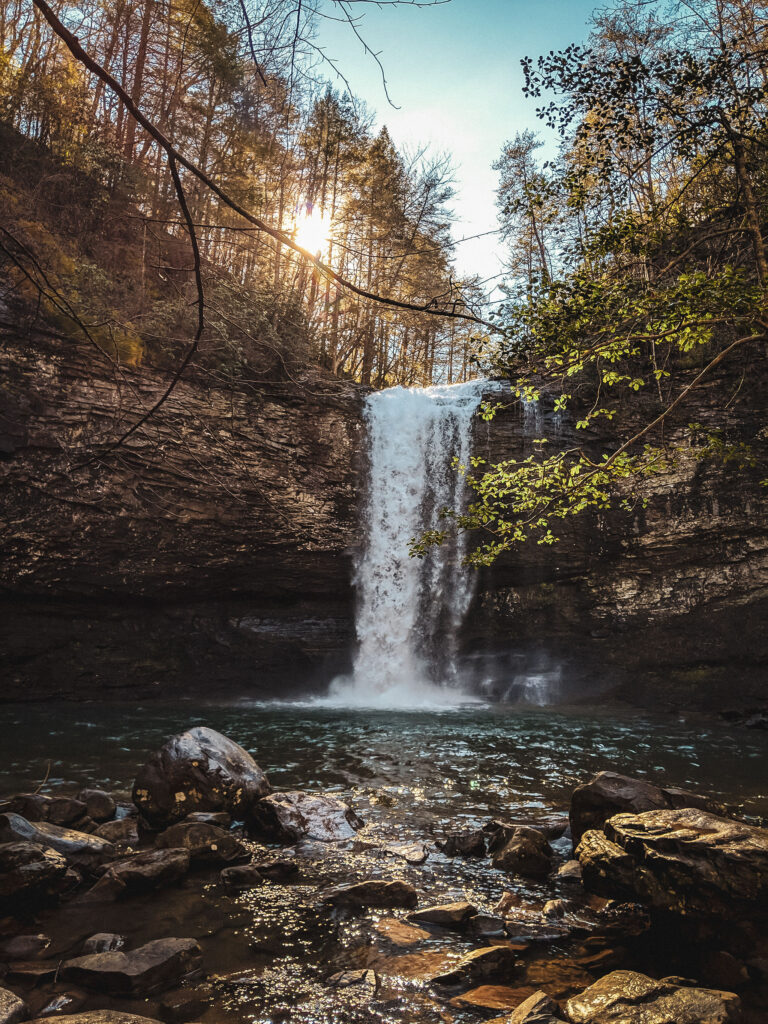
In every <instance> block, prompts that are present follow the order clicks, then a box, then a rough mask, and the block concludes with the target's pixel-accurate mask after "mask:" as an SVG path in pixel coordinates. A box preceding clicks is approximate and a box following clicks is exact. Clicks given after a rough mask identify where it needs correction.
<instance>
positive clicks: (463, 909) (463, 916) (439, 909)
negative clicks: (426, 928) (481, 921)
mask: <svg viewBox="0 0 768 1024" xmlns="http://www.w3.org/2000/svg"><path fill="white" fill-rule="evenodd" d="M476 913H477V907H476V906H475V905H474V904H473V903H467V902H459V903H441V904H439V905H438V906H435V907H424V908H422V909H421V910H415V911H413V913H411V914H409V915H408V920H409V921H416V922H417V923H419V924H439V925H442V927H443V928H464V926H465V925H466V924H467V923H468V921H469V919H470V917H472V916H473V915H474V914H476Z"/></svg>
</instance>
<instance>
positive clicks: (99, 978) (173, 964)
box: [59, 939, 202, 996]
mask: <svg viewBox="0 0 768 1024" xmlns="http://www.w3.org/2000/svg"><path fill="white" fill-rule="evenodd" d="M201 956H202V953H201V950H200V946H199V945H198V943H197V942H196V941H195V940H194V939H155V941H154V942H148V943H146V945H144V946H139V948H138V949H134V950H131V951H130V952H128V953H124V952H122V951H119V952H114V953H93V954H90V955H88V956H81V957H77V958H76V959H74V960H68V961H67V962H66V963H65V964H64V965H63V966H62V968H61V971H60V975H59V976H60V977H61V978H62V979H63V980H64V981H71V982H73V983H74V984H76V985H82V986H83V987H84V988H89V989H96V990H98V991H100V992H109V993H110V994H113V995H126V996H127V995H130V996H143V995H149V994H150V993H152V992H159V991H162V990H163V989H166V988H169V987H170V986H171V985H173V984H175V983H176V982H178V981H181V979H182V978H183V977H184V976H185V975H188V974H190V973H192V972H193V971H196V970H198V969H199V967H200V961H201Z"/></svg>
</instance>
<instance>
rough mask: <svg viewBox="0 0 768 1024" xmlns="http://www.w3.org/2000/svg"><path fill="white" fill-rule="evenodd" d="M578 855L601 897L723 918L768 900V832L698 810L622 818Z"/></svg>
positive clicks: (593, 834) (594, 835)
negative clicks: (635, 901)
mask: <svg viewBox="0 0 768 1024" xmlns="http://www.w3.org/2000/svg"><path fill="white" fill-rule="evenodd" d="M576 853H577V856H578V858H579V861H580V862H581V866H582V871H583V875H584V884H585V886H586V887H587V888H588V889H590V890H591V891H593V892H596V893H598V894H599V895H603V896H609V897H615V896H620V897H624V898H629V899H634V900H638V901H639V902H640V903H643V904H645V905H646V906H649V907H654V908H656V909H659V910H671V911H674V912H677V913H697V914H700V915H703V916H708V917H709V916H716V917H723V918H733V917H734V916H739V915H741V914H743V913H745V912H747V913H749V912H754V911H757V910H760V909H762V911H763V912H764V911H765V907H766V903H767V902H768V829H762V828H755V827H753V826H751V825H745V824H744V823H743V822H739V821H732V820H730V819H729V818H720V817H717V816H716V815H714V814H709V813H708V812H706V811H700V810H697V809H695V808H685V809H683V810H677V811H670V810H662V811H647V812H645V813H643V814H618V815H616V816H615V817H614V818H611V819H610V821H608V822H606V825H605V833H603V832H597V831H590V832H587V833H585V835H584V836H583V838H582V840H581V843H580V844H579V846H578V849H577V851H576Z"/></svg>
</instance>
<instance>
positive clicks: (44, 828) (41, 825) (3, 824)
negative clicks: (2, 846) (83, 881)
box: [0, 813, 114, 868]
mask: <svg viewBox="0 0 768 1024" xmlns="http://www.w3.org/2000/svg"><path fill="white" fill-rule="evenodd" d="M0 843H37V845H38V846H44V847H46V848H47V849H49V850H55V851H56V852H57V853H60V854H61V855H62V856H63V857H65V858H66V859H67V861H68V862H69V863H70V864H74V866H75V867H81V868H94V867H96V866H97V865H99V864H101V862H102V861H103V860H106V859H107V858H108V857H110V856H112V854H113V853H114V847H113V846H112V844H111V843H108V842H107V840H106V839H100V838H99V837H98V836H92V835H89V834H88V833H87V832H76V831H75V830H74V829H71V828H62V827H61V826H60V825H51V823H50V822H48V821H35V822H32V821H27V819H26V818H22V817H21V815H20V814H12V813H8V814H0Z"/></svg>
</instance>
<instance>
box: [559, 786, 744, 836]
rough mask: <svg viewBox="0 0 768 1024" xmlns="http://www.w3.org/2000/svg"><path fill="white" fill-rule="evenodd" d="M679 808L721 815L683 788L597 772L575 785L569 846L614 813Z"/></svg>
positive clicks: (719, 808)
mask: <svg viewBox="0 0 768 1024" xmlns="http://www.w3.org/2000/svg"><path fill="white" fill-rule="evenodd" d="M683 807H697V808H699V809H700V810H708V811H711V812H713V813H715V814H718V813H719V814H722V813H723V812H724V808H723V807H722V805H720V804H716V803H714V802H713V801H711V800H708V799H707V798H706V797H702V796H698V795H697V794H696V793H689V792H687V790H684V789H676V788H674V787H669V788H667V789H663V788H662V787H661V786H655V785H654V784H653V783H652V782H646V781H645V780H643V779H632V778H629V776H627V775H618V774H617V773H616V772H598V774H597V775H595V777H594V778H593V779H590V781H589V782H586V783H584V785H582V786H578V787H577V788H576V789H575V790H574V793H573V796H572V797H571V810H570V822H571V833H572V835H573V845H574V847H576V846H578V844H579V842H580V841H581V837H582V836H583V835H584V833H585V832H587V831H589V830H590V829H595V828H597V829H599V828H602V827H603V825H604V824H605V822H606V821H608V819H609V818H612V817H613V816H614V815H615V814H622V813H627V814H641V813H642V812H643V811H657V810H674V809H680V808H683Z"/></svg>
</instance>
